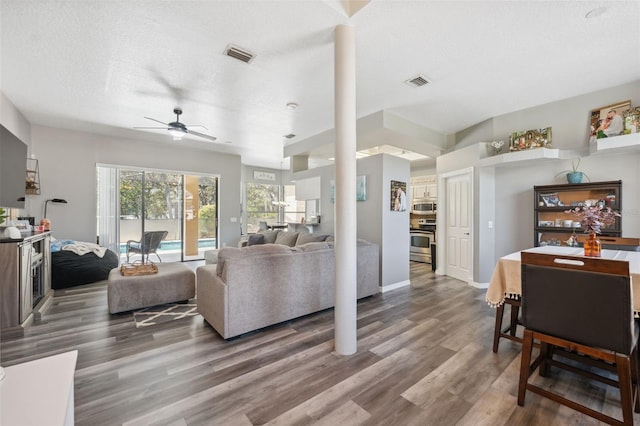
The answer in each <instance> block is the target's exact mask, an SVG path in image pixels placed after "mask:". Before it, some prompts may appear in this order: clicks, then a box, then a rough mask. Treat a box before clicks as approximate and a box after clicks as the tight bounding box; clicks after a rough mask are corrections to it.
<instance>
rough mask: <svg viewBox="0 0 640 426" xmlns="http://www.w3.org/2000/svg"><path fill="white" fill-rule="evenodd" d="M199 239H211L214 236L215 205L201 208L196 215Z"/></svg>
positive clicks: (215, 222)
mask: <svg viewBox="0 0 640 426" xmlns="http://www.w3.org/2000/svg"><path fill="white" fill-rule="evenodd" d="M198 221H199V222H198V224H199V227H200V238H213V237H215V236H216V230H217V222H218V212H217V209H216V206H215V204H213V205H212V204H208V205H206V206H202V208H201V209H200V212H199V213H198Z"/></svg>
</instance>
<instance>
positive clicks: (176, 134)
mask: <svg viewBox="0 0 640 426" xmlns="http://www.w3.org/2000/svg"><path fill="white" fill-rule="evenodd" d="M169 133H170V134H171V136H173V140H174V141H179V140H180V139H182V137H183V136H184V132H183V131H182V130H180V129H176V128H171V129H169Z"/></svg>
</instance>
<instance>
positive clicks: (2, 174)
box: [0, 124, 27, 209]
mask: <svg viewBox="0 0 640 426" xmlns="http://www.w3.org/2000/svg"><path fill="white" fill-rule="evenodd" d="M26 176H27V145H26V144H25V143H24V142H22V141H21V140H20V139H19V138H18V137H17V136H16V135H14V134H13V133H11V132H10V131H9V130H7V128H6V127H4V126H3V125H1V124H0V207H10V208H17V209H23V208H24V194H25V182H26ZM18 199H22V201H18Z"/></svg>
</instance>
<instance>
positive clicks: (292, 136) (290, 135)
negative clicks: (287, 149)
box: [284, 133, 296, 139]
mask: <svg viewBox="0 0 640 426" xmlns="http://www.w3.org/2000/svg"><path fill="white" fill-rule="evenodd" d="M284 137H285V138H286V139H293V138H295V137H296V135H294V134H293V133H289V134H288V135H284Z"/></svg>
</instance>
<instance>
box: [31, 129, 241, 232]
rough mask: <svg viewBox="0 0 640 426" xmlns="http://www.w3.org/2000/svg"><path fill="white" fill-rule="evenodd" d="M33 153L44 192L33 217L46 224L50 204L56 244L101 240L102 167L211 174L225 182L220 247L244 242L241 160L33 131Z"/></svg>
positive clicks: (164, 144)
mask: <svg viewBox="0 0 640 426" xmlns="http://www.w3.org/2000/svg"><path fill="white" fill-rule="evenodd" d="M31 136H32V143H31V147H32V153H34V154H36V156H37V158H38V159H39V163H40V180H41V186H42V192H41V195H39V196H32V197H30V198H32V202H31V203H30V206H28V208H27V213H30V215H32V216H36V221H39V220H40V218H42V214H43V209H44V201H45V200H47V199H50V198H64V199H65V200H67V201H68V204H66V205H64V204H53V203H49V206H48V208H47V215H48V216H49V219H51V222H52V233H53V235H54V236H55V237H56V238H64V239H66V238H68V239H75V240H81V241H90V242H93V241H95V240H96V234H97V229H96V227H97V225H96V208H97V207H96V164H97V163H103V164H111V165H119V166H132V167H143V168H151V169H164V170H171V171H177V172H192V173H208V174H213V175H219V176H220V186H219V206H220V207H219V214H220V243H221V245H222V244H224V243H226V244H228V245H234V244H236V243H237V241H238V240H239V238H240V177H241V165H240V157H239V156H237V155H230V154H220V153H216V152H213V151H208V150H197V149H193V148H189V149H183V148H182V147H181V146H180V142H173V141H171V142H168V141H166V139H160V138H159V140H158V142H149V141H140V140H135V141H133V140H129V139H118V138H114V137H109V136H103V135H97V134H92V133H86V132H78V131H71V130H65V129H57V128H52V127H43V126H32V128H31ZM232 218H235V219H236V222H232Z"/></svg>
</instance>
